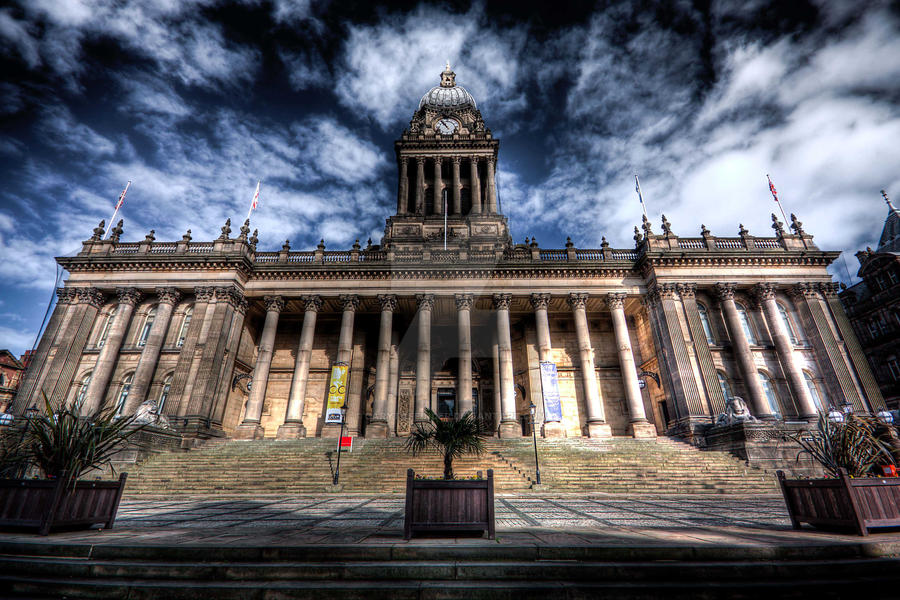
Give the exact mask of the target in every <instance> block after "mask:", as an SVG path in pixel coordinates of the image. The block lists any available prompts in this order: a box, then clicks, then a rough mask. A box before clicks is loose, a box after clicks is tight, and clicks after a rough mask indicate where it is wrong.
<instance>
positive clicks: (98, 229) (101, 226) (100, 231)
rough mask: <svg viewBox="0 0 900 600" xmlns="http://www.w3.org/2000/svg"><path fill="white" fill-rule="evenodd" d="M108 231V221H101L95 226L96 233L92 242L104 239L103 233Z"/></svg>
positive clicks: (92, 237)
mask: <svg viewBox="0 0 900 600" xmlns="http://www.w3.org/2000/svg"><path fill="white" fill-rule="evenodd" d="M105 232H106V221H105V220H103V221H100V224H99V225H98V226H96V227H94V235H92V236H91V241H92V242H99V241H100V240H102V239H103V234H104V233H105Z"/></svg>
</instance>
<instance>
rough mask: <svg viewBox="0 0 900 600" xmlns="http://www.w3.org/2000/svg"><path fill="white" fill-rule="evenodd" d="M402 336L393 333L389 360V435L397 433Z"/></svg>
mask: <svg viewBox="0 0 900 600" xmlns="http://www.w3.org/2000/svg"><path fill="white" fill-rule="evenodd" d="M399 344H400V336H399V335H397V332H396V331H394V332H392V333H391V357H390V360H389V361H388V373H389V374H390V376H389V378H388V392H387V423H388V436H390V437H393V436H395V435H397V389H398V388H399V387H400V352H399V350H398V348H397V347H398V346H399Z"/></svg>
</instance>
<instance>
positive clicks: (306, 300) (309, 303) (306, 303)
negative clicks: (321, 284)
mask: <svg viewBox="0 0 900 600" xmlns="http://www.w3.org/2000/svg"><path fill="white" fill-rule="evenodd" d="M300 301H301V302H303V310H305V311H312V312H319V309H320V308H322V297H321V296H300Z"/></svg>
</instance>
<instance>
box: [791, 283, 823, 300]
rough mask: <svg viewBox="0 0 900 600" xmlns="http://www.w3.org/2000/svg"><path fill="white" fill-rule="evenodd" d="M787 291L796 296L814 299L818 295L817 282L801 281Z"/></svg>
mask: <svg viewBox="0 0 900 600" xmlns="http://www.w3.org/2000/svg"><path fill="white" fill-rule="evenodd" d="M787 293H788V295H789V296H792V297H794V298H807V299H812V298H815V297H816V295H817V294H816V284H814V283H809V282H800V283H798V284H796V285H792V286H791V287H789V288H788V290H787Z"/></svg>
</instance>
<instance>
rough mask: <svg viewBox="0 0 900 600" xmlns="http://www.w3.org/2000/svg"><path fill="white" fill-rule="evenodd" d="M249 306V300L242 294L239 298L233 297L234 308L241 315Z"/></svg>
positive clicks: (245, 312)
mask: <svg viewBox="0 0 900 600" xmlns="http://www.w3.org/2000/svg"><path fill="white" fill-rule="evenodd" d="M249 308H250V302H248V301H247V298H245V297H244V295H243V294H241V295H240V297H239V298H235V302H234V309H235V310H236V311H238V312H239V313H241V314H242V315H246V314H247V310H248V309H249Z"/></svg>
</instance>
